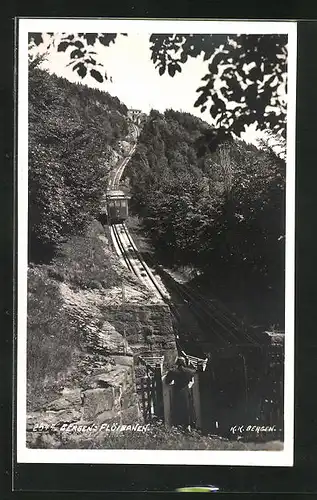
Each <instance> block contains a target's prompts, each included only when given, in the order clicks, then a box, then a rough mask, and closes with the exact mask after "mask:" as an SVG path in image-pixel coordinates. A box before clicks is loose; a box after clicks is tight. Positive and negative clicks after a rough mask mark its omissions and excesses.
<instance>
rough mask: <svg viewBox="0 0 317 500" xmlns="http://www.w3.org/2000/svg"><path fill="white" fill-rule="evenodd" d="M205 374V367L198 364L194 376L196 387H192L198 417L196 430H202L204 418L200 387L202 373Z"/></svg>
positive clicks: (195, 411)
mask: <svg viewBox="0 0 317 500" xmlns="http://www.w3.org/2000/svg"><path fill="white" fill-rule="evenodd" d="M202 372H203V365H202V364H201V363H199V364H198V367H197V373H196V374H195V375H194V385H193V387H192V395H193V406H194V413H195V417H196V428H197V429H201V428H202V418H201V394H200V386H201V383H200V382H201V373H202Z"/></svg>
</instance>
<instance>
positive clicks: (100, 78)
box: [90, 69, 103, 83]
mask: <svg viewBox="0 0 317 500" xmlns="http://www.w3.org/2000/svg"><path fill="white" fill-rule="evenodd" d="M90 74H91V76H92V77H93V78H94V79H95V80H97V82H99V83H102V82H103V76H102V75H101V74H100V73H99V71H96V70H95V69H91V70H90Z"/></svg>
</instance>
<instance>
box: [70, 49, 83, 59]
mask: <svg viewBox="0 0 317 500" xmlns="http://www.w3.org/2000/svg"><path fill="white" fill-rule="evenodd" d="M70 57H71V58H74V57H76V58H78V57H84V53H83V52H82V51H81V50H79V49H75V50H73V51H72V52H71V53H70Z"/></svg>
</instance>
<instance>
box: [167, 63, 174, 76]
mask: <svg viewBox="0 0 317 500" xmlns="http://www.w3.org/2000/svg"><path fill="white" fill-rule="evenodd" d="M168 74H169V75H170V76H174V75H175V66H174V65H172V64H169V65H168Z"/></svg>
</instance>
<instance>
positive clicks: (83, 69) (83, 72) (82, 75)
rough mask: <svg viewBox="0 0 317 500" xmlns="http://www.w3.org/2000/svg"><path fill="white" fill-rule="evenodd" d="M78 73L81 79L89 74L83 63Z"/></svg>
mask: <svg viewBox="0 0 317 500" xmlns="http://www.w3.org/2000/svg"><path fill="white" fill-rule="evenodd" d="M77 73H78V75H79V76H80V77H81V78H84V77H85V76H86V74H87V68H86V66H85V65H84V64H83V63H80V66H79V68H78V70H77Z"/></svg>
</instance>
